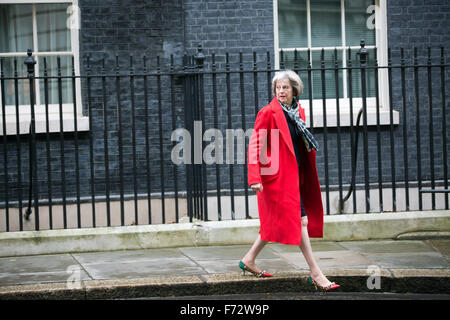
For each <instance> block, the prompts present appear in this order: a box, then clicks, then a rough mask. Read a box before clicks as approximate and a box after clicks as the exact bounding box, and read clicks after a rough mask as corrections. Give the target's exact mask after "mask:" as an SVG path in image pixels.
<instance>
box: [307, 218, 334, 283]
mask: <svg viewBox="0 0 450 320" xmlns="http://www.w3.org/2000/svg"><path fill="white" fill-rule="evenodd" d="M307 227H308V217H306V216H305V217H302V241H301V244H300V249H301V250H302V253H303V256H304V257H305V260H306V263H308V266H309V270H311V278H312V279H313V280H314V281H316V282H317V283H318V284H319V285H320V286H322V287H326V286H328V285H330V283H331V282H330V281H329V280H328V279H327V278H326V277H325V276H324V274H323V273H322V271H321V270H320V268H319V265H318V264H317V262H316V259H315V258H314V256H313V253H312V248H311V242H310V240H309V235H308V228H307Z"/></svg>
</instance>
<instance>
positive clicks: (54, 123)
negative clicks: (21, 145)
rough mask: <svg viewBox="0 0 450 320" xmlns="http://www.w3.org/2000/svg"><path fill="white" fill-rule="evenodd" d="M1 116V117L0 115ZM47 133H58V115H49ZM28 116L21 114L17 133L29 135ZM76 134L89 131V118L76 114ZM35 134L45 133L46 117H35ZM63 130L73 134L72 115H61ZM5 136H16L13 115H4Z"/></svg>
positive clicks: (1, 129)
mask: <svg viewBox="0 0 450 320" xmlns="http://www.w3.org/2000/svg"><path fill="white" fill-rule="evenodd" d="M0 116H1V115H0ZM48 118H49V121H48V123H49V133H55V132H60V117H59V114H57V113H56V114H49V116H48ZM30 122H31V115H30V114H21V115H20V123H19V131H20V134H29V133H30ZM76 122H77V132H81V131H89V117H85V116H83V115H81V114H78V115H77V117H76ZM35 125H36V133H46V132H47V125H46V117H45V114H39V113H38V114H36V115H35ZM63 130H64V132H75V119H74V116H73V113H72V114H70V113H63ZM2 135H3V121H1V120H0V136H2ZM6 135H17V126H16V117H15V115H6Z"/></svg>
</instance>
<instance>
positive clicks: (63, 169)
mask: <svg viewBox="0 0 450 320" xmlns="http://www.w3.org/2000/svg"><path fill="white" fill-rule="evenodd" d="M57 65H58V100H59V146H60V157H61V189H62V197H63V224H64V229H67V203H66V164H65V160H64V157H65V154H66V153H65V151H64V124H63V121H64V120H63V106H62V76H61V59H60V57H58V58H57Z"/></svg>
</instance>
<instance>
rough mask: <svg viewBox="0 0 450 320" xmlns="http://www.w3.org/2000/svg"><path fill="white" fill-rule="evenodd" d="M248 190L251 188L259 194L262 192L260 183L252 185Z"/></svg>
mask: <svg viewBox="0 0 450 320" xmlns="http://www.w3.org/2000/svg"><path fill="white" fill-rule="evenodd" d="M250 188H252V190H253V191H259V192H261V191H263V186H262V184H261V183H255V184H252V185H251V186H250Z"/></svg>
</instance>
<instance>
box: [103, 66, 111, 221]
mask: <svg viewBox="0 0 450 320" xmlns="http://www.w3.org/2000/svg"><path fill="white" fill-rule="evenodd" d="M102 94H103V148H104V150H103V151H104V160H105V196H106V225H107V226H108V227H109V226H111V203H110V192H111V186H110V181H109V179H110V175H109V142H108V107H107V106H108V103H107V100H106V70H105V58H103V59H102Z"/></svg>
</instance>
